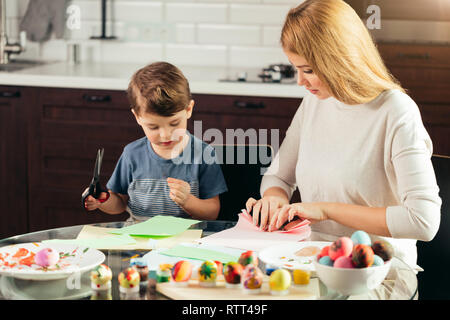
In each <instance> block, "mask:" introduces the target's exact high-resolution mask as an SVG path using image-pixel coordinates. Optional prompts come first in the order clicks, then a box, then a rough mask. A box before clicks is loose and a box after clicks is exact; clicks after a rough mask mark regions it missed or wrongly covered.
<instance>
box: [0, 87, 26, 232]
mask: <svg viewBox="0 0 450 320" xmlns="http://www.w3.org/2000/svg"><path fill="white" fill-rule="evenodd" d="M32 95H33V90H28V89H26V88H19V87H11V86H0V137H1V139H0V203H1V213H0V238H4V237H8V236H12V235H15V234H21V233H24V232H27V230H28V192H27V184H28V178H27V143H26V135H27V128H28V123H27V118H28V117H27V112H28V108H27V106H28V104H29V103H30V102H31V101H32V100H33V97H32Z"/></svg>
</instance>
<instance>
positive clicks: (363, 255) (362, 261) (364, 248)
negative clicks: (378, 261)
mask: <svg viewBox="0 0 450 320" xmlns="http://www.w3.org/2000/svg"><path fill="white" fill-rule="evenodd" d="M352 261H353V264H354V266H355V267H356V268H366V267H370V266H371V265H372V264H373V250H372V248H371V247H369V246H368V245H365V244H357V245H356V246H355V247H354V248H353V251H352Z"/></svg>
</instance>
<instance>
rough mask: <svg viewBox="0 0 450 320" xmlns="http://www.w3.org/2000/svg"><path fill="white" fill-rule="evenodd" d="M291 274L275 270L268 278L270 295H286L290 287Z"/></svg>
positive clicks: (282, 270)
mask: <svg viewBox="0 0 450 320" xmlns="http://www.w3.org/2000/svg"><path fill="white" fill-rule="evenodd" d="M291 281H292V279H291V274H290V273H289V271H287V270H285V269H277V270H275V271H274V272H272V274H271V275H270V277H269V288H270V293H271V294H273V295H286V294H287V293H288V292H289V286H290V285H291Z"/></svg>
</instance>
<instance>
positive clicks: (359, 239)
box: [350, 230, 372, 246]
mask: <svg viewBox="0 0 450 320" xmlns="http://www.w3.org/2000/svg"><path fill="white" fill-rule="evenodd" d="M350 239H351V240H352V241H353V244H355V245H356V244H365V245H368V246H371V245H372V241H371V240H370V237H369V235H368V234H367V232H365V231H362V230H358V231H355V232H353V234H352V236H351V237H350Z"/></svg>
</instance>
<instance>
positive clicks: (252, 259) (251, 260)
mask: <svg viewBox="0 0 450 320" xmlns="http://www.w3.org/2000/svg"><path fill="white" fill-rule="evenodd" d="M238 262H239V263H240V264H242V266H244V267H245V266H246V265H248V264H254V265H255V266H257V265H258V256H257V255H256V253H255V252H253V251H251V250H249V251H246V252H243V253H242V254H241V256H240V257H239V260H238Z"/></svg>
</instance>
